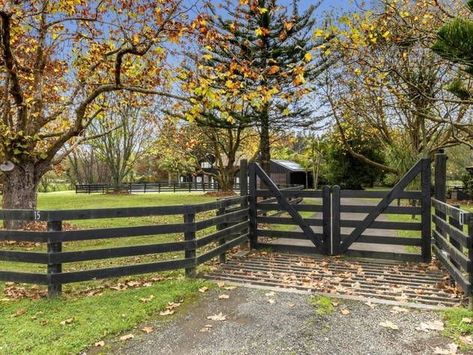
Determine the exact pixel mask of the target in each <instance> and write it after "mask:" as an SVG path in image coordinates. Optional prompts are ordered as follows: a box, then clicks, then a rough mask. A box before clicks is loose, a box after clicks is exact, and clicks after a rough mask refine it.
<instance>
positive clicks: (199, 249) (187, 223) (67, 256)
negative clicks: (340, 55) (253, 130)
mask: <svg viewBox="0 0 473 355" xmlns="http://www.w3.org/2000/svg"><path fill="white" fill-rule="evenodd" d="M247 199H248V197H247V196H241V197H232V198H228V199H222V200H218V201H215V202H208V203H203V204H195V205H185V206H159V207H135V208H111V209H93V210H62V211H31V210H0V219H2V220H16V221H18V220H21V221H42V222H46V223H47V230H46V231H23V230H0V240H1V241H13V242H30V243H42V244H46V248H45V249H46V250H45V251H18V250H6V249H2V250H0V261H4V262H13V264H14V263H15V262H21V263H31V264H40V265H41V264H42V265H44V266H45V272H24V271H21V272H20V271H11V270H4V271H0V281H13V282H21V283H32V284H42V285H47V287H48V294H49V295H50V296H56V295H59V294H60V293H61V290H62V285H64V284H68V283H73V282H81V281H88V280H95V279H105V278H113V277H122V276H129V275H137V274H144V273H152V272H158V271H166V270H178V269H185V271H186V275H188V276H195V274H196V268H197V266H199V265H200V264H202V263H205V262H207V261H209V260H211V259H213V258H215V257H221V256H222V255H224V254H225V253H226V252H227V251H229V250H230V249H232V248H234V247H236V246H239V245H241V244H244V243H245V242H246V241H247V240H248V232H247V230H248V228H249V222H248V207H247ZM212 211H220V213H217V214H216V215H214V216H213V217H208V215H209V213H211V212H212ZM199 214H201V215H203V216H202V218H201V219H197V218H196V216H198V215H199ZM176 215H177V216H178V215H181V216H182V217H183V223H173V224H158V225H144V226H127V227H115V228H106V229H105V228H100V229H83V230H63V228H62V222H63V221H77V220H87V219H93V220H96V219H108V218H133V217H148V216H153V217H154V216H176ZM216 227H217V228H216ZM199 232H200V233H199ZM166 234H182V235H183V236H184V238H183V240H182V241H171V242H165V243H156V239H153V237H155V236H159V235H166ZM198 234H199V235H198ZM143 236H148V237H150V241H151V242H153V244H146V245H139V244H137V245H127V246H124V247H113V248H102V249H90V250H82V249H81V250H74V249H73V247H74V245H76V244H72V245H68V246H67V251H66V250H65V248H63V246H64V244H68V242H78V241H94V240H99V239H111V238H117V239H119V238H130V237H143ZM175 252H183V254H182V255H181V257H180V258H177V259H176V255H175V254H173V255H170V254H167V256H169V259H166V260H159V261H156V259H154V260H153V261H151V262H148V263H138V262H137V263H128V264H126V265H119V266H114V267H108V268H96V269H95V268H93V269H89V268H84V269H83V270H77V269H76V268H73V269H70V270H65V269H64V266H65V265H67V264H68V263H76V262H87V261H96V260H102V259H114V258H122V257H131V256H145V255H151V254H165V253H175Z"/></svg>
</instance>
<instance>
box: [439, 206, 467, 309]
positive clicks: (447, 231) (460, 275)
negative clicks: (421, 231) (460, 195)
mask: <svg viewBox="0 0 473 355" xmlns="http://www.w3.org/2000/svg"><path fill="white" fill-rule="evenodd" d="M432 206H433V207H434V209H435V214H434V215H432V221H433V223H434V226H435V228H434V230H433V231H432V234H433V240H434V244H433V245H432V247H433V251H434V253H435V255H436V257H437V258H438V259H439V260H440V261H441V262H442V264H443V266H444V267H445V268H446V269H447V270H448V272H449V274H450V275H451V276H452V278H453V279H454V280H455V282H456V283H457V284H458V285H459V286H460V287H461V288H462V290H463V291H464V292H465V294H467V295H468V296H470V303H471V302H472V301H473V299H471V293H472V291H473V289H472V285H473V267H472V266H473V264H472V261H473V213H471V212H467V211H464V210H462V209H460V208H458V207H457V206H453V205H450V204H447V203H445V202H443V201H440V200H437V199H436V198H433V199H432ZM471 306H473V304H470V308H471Z"/></svg>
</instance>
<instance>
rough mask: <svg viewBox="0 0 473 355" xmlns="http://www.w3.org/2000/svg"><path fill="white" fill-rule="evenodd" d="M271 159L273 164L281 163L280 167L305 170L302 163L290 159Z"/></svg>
mask: <svg viewBox="0 0 473 355" xmlns="http://www.w3.org/2000/svg"><path fill="white" fill-rule="evenodd" d="M271 161H272V162H273V163H275V164H278V165H281V166H282V167H284V168H286V169H288V170H290V171H305V169H304V168H303V167H302V165H300V164H299V163H296V162H295V161H292V160H279V159H271Z"/></svg>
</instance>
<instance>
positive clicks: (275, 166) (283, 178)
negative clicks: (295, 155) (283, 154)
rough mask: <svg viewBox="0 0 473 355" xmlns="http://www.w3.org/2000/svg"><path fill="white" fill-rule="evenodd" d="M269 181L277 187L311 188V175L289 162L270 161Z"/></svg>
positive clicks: (294, 163) (299, 166)
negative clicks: (271, 180)
mask: <svg viewBox="0 0 473 355" xmlns="http://www.w3.org/2000/svg"><path fill="white" fill-rule="evenodd" d="M271 179H273V181H274V182H275V183H276V184H277V185H304V186H306V187H307V186H312V181H313V179H312V174H311V172H307V171H306V170H305V169H304V168H303V167H302V166H301V165H300V164H298V163H296V162H294V161H291V160H278V159H271Z"/></svg>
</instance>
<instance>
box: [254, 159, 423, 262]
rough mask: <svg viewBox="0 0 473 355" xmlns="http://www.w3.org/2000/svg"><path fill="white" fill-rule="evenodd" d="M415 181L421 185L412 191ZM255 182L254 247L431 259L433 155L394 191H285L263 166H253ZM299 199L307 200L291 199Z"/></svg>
mask: <svg viewBox="0 0 473 355" xmlns="http://www.w3.org/2000/svg"><path fill="white" fill-rule="evenodd" d="M413 182H416V183H417V184H416V185H420V189H416V190H409V191H408V190H406V188H407V187H408V186H409V185H411V184H412V183H413ZM249 186H250V191H249V196H250V200H249V204H250V243H251V245H252V247H254V248H267V247H270V248H271V249H272V250H277V251H282V252H289V251H294V252H304V253H319V254H325V255H340V254H346V255H352V256H359V257H375V258H385V259H395V260H405V261H425V262H428V261H430V259H431V232H430V229H431V220H430V219H431V215H430V213H431V212H430V210H431V199H430V190H431V184H430V160H429V159H421V160H419V162H418V163H417V164H415V165H414V166H413V167H412V168H411V169H410V170H409V171H408V172H407V173H406V174H405V175H404V176H403V177H402V178H401V179H400V180H399V182H398V183H397V184H396V185H395V186H394V187H393V188H392V189H391V190H389V191H360V190H342V189H340V187H338V186H333V187H328V186H325V187H323V188H322V190H312V191H311V190H291V189H290V190H288V189H284V190H281V189H279V188H278V187H277V186H276V184H275V183H274V182H273V181H272V180H271V178H270V177H269V176H268V175H267V174H266V173H265V172H264V171H263V170H262V169H261V167H260V166H259V165H257V164H251V165H250V167H249ZM296 198H303V200H302V202H300V203H299V204H294V203H290V199H296ZM281 212H282V214H281ZM396 218H398V219H399V218H400V220H395V219H396Z"/></svg>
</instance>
